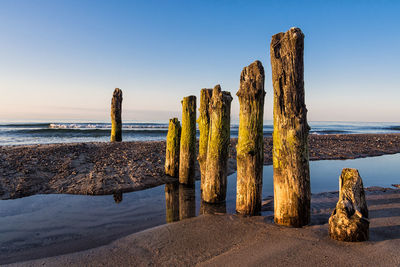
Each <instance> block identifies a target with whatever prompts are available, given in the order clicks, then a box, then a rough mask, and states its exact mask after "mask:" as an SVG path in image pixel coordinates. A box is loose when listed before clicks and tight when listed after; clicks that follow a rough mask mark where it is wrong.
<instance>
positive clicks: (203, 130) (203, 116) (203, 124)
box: [197, 89, 212, 192]
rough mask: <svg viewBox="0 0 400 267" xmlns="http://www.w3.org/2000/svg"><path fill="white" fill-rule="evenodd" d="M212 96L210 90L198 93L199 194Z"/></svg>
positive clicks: (203, 175) (204, 166)
mask: <svg viewBox="0 0 400 267" xmlns="http://www.w3.org/2000/svg"><path fill="white" fill-rule="evenodd" d="M211 96H212V89H201V91H200V108H199V112H200V116H199V119H198V120H197V122H198V123H199V131H200V139H199V156H198V158H197V159H198V161H199V165H200V174H201V181H200V192H202V191H203V186H204V185H203V184H204V179H205V174H206V162H207V146H208V133H209V128H210V101H211Z"/></svg>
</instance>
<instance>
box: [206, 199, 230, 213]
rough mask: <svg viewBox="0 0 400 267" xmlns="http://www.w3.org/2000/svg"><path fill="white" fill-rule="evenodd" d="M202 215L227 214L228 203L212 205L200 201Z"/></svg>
mask: <svg viewBox="0 0 400 267" xmlns="http://www.w3.org/2000/svg"><path fill="white" fill-rule="evenodd" d="M199 213H200V214H218V213H219V214H221V213H226V202H221V203H217V204H210V203H207V202H204V201H200V212H199Z"/></svg>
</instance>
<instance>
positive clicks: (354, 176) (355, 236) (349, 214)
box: [329, 168, 369, 242]
mask: <svg viewBox="0 0 400 267" xmlns="http://www.w3.org/2000/svg"><path fill="white" fill-rule="evenodd" d="M329 236H330V237H331V238H333V239H336V240H339V241H349V242H358V241H367V240H368V238H369V220H368V207H367V202H366V201H365V192H364V185H363V182H362V179H361V177H360V174H359V173H358V170H356V169H348V168H345V169H343V170H342V174H341V175H340V177H339V201H338V203H337V204H336V208H335V210H334V211H333V212H332V215H331V217H330V218H329Z"/></svg>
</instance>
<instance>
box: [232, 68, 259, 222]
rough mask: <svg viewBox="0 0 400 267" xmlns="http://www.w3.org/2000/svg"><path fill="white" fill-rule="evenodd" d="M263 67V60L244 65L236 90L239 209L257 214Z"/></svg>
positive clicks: (239, 211)
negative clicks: (237, 100) (238, 107)
mask: <svg viewBox="0 0 400 267" xmlns="http://www.w3.org/2000/svg"><path fill="white" fill-rule="evenodd" d="M264 79H265V75H264V68H263V66H262V64H261V62H260V61H255V62H253V63H252V64H250V65H249V66H248V67H245V68H244V69H243V71H242V73H241V75H240V88H239V91H238V92H237V94H236V95H237V96H238V97H239V103H240V113H239V137H238V144H237V146H236V151H237V193H236V212H238V213H239V214H243V215H256V214H258V213H259V212H260V210H261V194H262V178H263V161H264V151H263V146H264V142H263V141H264V140H263V119H264V98H265V90H264Z"/></svg>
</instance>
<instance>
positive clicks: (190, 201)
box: [0, 154, 400, 264]
mask: <svg viewBox="0 0 400 267" xmlns="http://www.w3.org/2000/svg"><path fill="white" fill-rule="evenodd" d="M342 168H357V169H358V170H359V172H360V175H361V177H362V179H363V182H364V186H365V187H370V186H381V187H391V185H392V184H398V183H400V154H394V155H385V156H380V157H371V158H362V159H355V160H323V161H312V162H310V176H311V191H312V193H320V192H327V191H337V190H338V186H339V182H338V181H339V175H340V173H341V170H342ZM272 175H273V171H272V166H264V180H263V198H268V197H270V196H272V195H273V178H272ZM235 201H236V174H232V175H230V176H229V178H228V189H227V199H226V203H224V204H222V205H218V206H215V205H214V206H210V205H204V204H203V203H201V201H200V182H199V181H197V182H196V184H195V187H194V188H188V187H185V186H181V185H178V184H167V185H162V186H158V187H155V188H151V189H147V190H143V191H136V192H131V193H125V194H116V195H114V196H113V195H106V196H84V195H64V194H52V195H34V196H30V197H25V198H20V199H14V200H1V201H0V264H4V263H9V262H16V261H21V260H27V259H33V258H41V257H48V256H54V255H59V254H63V253H70V252H74V251H79V250H84V249H89V248H93V247H97V246H100V245H104V244H107V243H109V242H111V241H112V240H115V239H118V238H120V237H122V236H126V235H128V234H131V233H134V232H138V231H142V230H145V229H147V228H151V227H155V226H158V225H161V224H165V223H166V222H173V221H177V220H181V219H185V218H189V217H193V216H197V215H198V214H199V213H209V212H211V213H215V212H228V213H234V212H235ZM271 213H272V212H271V211H269V212H263V215H268V214H271Z"/></svg>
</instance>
